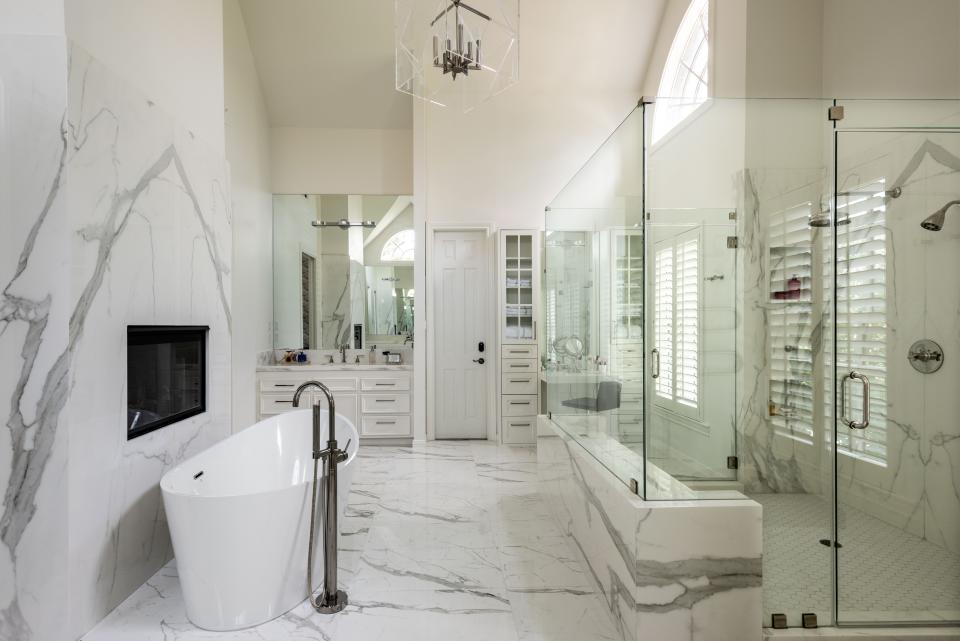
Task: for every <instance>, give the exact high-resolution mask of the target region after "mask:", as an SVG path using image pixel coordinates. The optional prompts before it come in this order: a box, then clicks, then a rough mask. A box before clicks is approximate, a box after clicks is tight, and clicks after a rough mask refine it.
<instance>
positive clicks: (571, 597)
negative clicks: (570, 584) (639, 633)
mask: <svg viewBox="0 0 960 641" xmlns="http://www.w3.org/2000/svg"><path fill="white" fill-rule="evenodd" d="M508 595H509V597H510V605H511V607H512V608H513V615H514V618H515V620H516V623H517V632H518V633H519V636H520V641H586V640H589V641H620V633H619V632H618V631H617V629H616V628H615V627H614V625H613V622H612V621H611V619H610V615H609V614H608V613H607V606H606V604H605V603H604V601H603V598H602V597H601V596H599V595H598V594H596V593H594V592H593V591H592V590H580V589H576V588H566V589H543V590H510V591H509V592H508Z"/></svg>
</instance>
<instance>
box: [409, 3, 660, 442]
mask: <svg viewBox="0 0 960 641" xmlns="http://www.w3.org/2000/svg"><path fill="white" fill-rule="evenodd" d="M663 5H664V3H663V2H660V1H658V2H642V3H640V2H631V1H628V0H600V1H598V2H592V3H589V6H588V5H585V4H582V3H572V2H563V3H557V2H549V1H547V0H528V1H526V2H525V3H524V5H523V15H522V17H521V27H520V29H521V33H520V81H519V83H518V84H517V85H516V86H514V87H511V88H509V89H508V90H506V91H505V92H503V93H502V94H500V95H498V96H495V97H494V98H492V99H491V100H489V101H488V102H486V103H483V104H481V105H480V106H479V107H477V108H476V109H475V110H473V111H472V112H470V113H467V114H464V113H462V112H461V111H459V110H457V109H455V108H453V107H451V108H440V107H436V106H432V105H425V104H424V103H421V102H418V103H417V104H415V105H414V185H415V189H414V214H415V217H416V228H417V232H418V238H417V242H418V246H420V247H425V241H426V235H425V234H426V232H425V229H426V224H427V223H493V224H495V225H497V226H499V227H510V228H529V227H532V228H535V229H542V228H543V224H544V215H543V211H544V207H545V206H546V205H547V204H548V203H550V201H551V200H552V199H553V198H554V196H556V195H557V193H558V192H559V191H560V190H561V189H562V188H563V186H564V184H566V182H567V181H568V180H569V179H570V178H572V177H573V175H574V174H575V173H576V171H577V169H578V168H579V167H580V166H581V165H582V164H583V163H584V162H585V161H586V160H587V158H589V156H590V154H591V153H593V151H595V150H596V149H597V148H598V147H599V146H600V145H601V143H602V142H603V141H604V139H606V137H607V136H608V135H610V133H611V132H612V131H613V130H614V128H615V127H616V126H617V124H618V123H619V122H620V121H621V120H623V118H624V117H626V115H627V114H628V113H629V112H630V110H631V109H632V108H633V107H634V106H635V105H636V104H637V99H638V98H639V96H640V93H641V81H642V76H643V72H644V70H645V69H646V66H647V60H648V59H649V55H650V49H651V47H652V45H653V42H654V39H655V31H656V28H657V26H658V24H659V22H660V12H661V10H662V7H663ZM614 60H615V62H612V61H614ZM427 260H429V257H426V256H425V255H424V253H423V252H421V253H420V254H419V256H418V261H417V266H416V274H415V279H416V283H415V289H416V291H417V302H418V304H417V307H416V322H415V332H416V340H415V351H416V362H417V364H418V368H417V374H416V376H417V384H416V394H415V416H416V417H417V420H416V434H417V435H418V437H420V438H422V437H424V436H425V434H426V431H425V422H424V421H423V420H422V419H421V418H420V417H424V416H425V410H426V402H427V399H426V377H425V369H424V367H423V366H422V365H423V364H425V363H427V362H429V361H428V360H427V358H428V357H427V344H426V343H427V340H426V336H427V334H426V333H425V332H427V331H429V328H427V326H426V323H427V319H428V318H429V317H430V302H429V295H428V296H427V297H424V296H423V295H421V292H424V293H428V290H429V285H428V281H427V277H426V272H425V269H426V261H427ZM494 277H495V275H493V274H491V284H492V282H493V278H494ZM422 301H425V302H426V304H421V302H422ZM495 332H496V328H495V327H491V341H492V340H493V335H494V333H495ZM431 358H432V357H431ZM490 393H491V394H493V393H494V392H493V388H491V391H490Z"/></svg>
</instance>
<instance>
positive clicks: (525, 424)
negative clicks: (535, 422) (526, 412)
mask: <svg viewBox="0 0 960 641" xmlns="http://www.w3.org/2000/svg"><path fill="white" fill-rule="evenodd" d="M510 425H512V426H513V427H530V423H510Z"/></svg>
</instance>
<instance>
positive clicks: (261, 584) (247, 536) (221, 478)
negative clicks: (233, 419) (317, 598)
mask: <svg viewBox="0 0 960 641" xmlns="http://www.w3.org/2000/svg"><path fill="white" fill-rule="evenodd" d="M315 412H316V414H317V416H316V417H315V416H314V413H315ZM328 416H329V415H328V414H327V411H326V410H319V409H315V410H313V411H311V410H309V409H304V410H300V411H292V412H288V413H285V414H280V415H278V416H274V417H271V418H268V419H265V420H263V421H260V422H259V423H257V424H255V425H253V426H252V427H249V428H247V429H245V430H243V431H242V432H239V433H238V434H236V435H234V436H232V437H230V438H228V439H226V440H224V441H222V442H220V443H218V444H216V445H214V446H213V447H211V448H210V449H208V450H206V451H204V452H202V453H200V454H198V455H197V456H195V457H193V458H191V459H190V460H188V461H186V462H184V463H182V464H181V465H178V466H177V467H175V468H174V469H172V470H170V471H169V472H168V473H167V474H166V475H165V476H164V477H163V479H162V480H161V481H160V488H161V490H162V492H163V502H164V507H165V509H166V512H167V520H168V522H169V526H170V536H171V539H172V541H173V549H174V554H175V556H176V558H177V568H178V571H179V573H180V584H181V587H182V589H183V597H184V601H185V602H186V609H187V616H188V617H189V619H190V621H191V622H193V624H194V625H197V626H198V627H201V628H205V629H208V630H236V629H239V628H246V627H250V626H254V625H258V624H260V623H263V622H265V621H269V620H270V619H273V618H275V617H278V616H280V615H281V614H283V613H285V612H287V611H288V610H290V609H291V608H293V607H294V606H296V605H297V604H299V603H300V602H302V601H303V600H304V599H305V598H307V596H308V594H307V551H308V544H307V542H308V540H309V538H310V525H311V523H310V521H311V519H310V510H311V488H312V487H313V481H314V460H315V459H314V458H313V454H314V451H315V449H316V448H315V447H314V445H315V441H316V439H315V438H314V434H315V431H314V426H315V424H316V423H317V422H319V424H320V425H322V426H323V430H324V434H325V435H326V430H327V425H328ZM335 428H336V436H337V439H338V441H339V442H340V443H346V446H345V447H343V451H346V455H345V457H341V458H345V460H342V462H340V464H339V466H338V468H339V479H338V487H337V498H338V500H337V505H338V509H337V510H336V512H335V514H337V515H338V516H342V515H343V510H344V508H345V506H346V505H347V498H348V496H349V493H350V482H351V479H352V476H353V467H354V465H355V464H354V459H355V458H356V455H357V449H358V447H359V443H360V439H359V437H358V435H357V429H356V427H354V425H353V424H352V423H351V422H350V421H349V420H348V419H346V418H344V417H343V416H342V415H336V422H335ZM317 490H318V491H317V494H316V496H317V508H316V512H315V513H316V515H317V517H316V518H317V524H316V529H317V536H316V538H315V540H314V544H313V552H314V554H313V573H312V574H313V585H311V586H310V593H311V594H312V593H313V592H314V591H316V590H317V589H318V588H319V587H320V586H321V584H322V583H323V577H324V554H323V541H324V538H325V537H324V536H323V535H322V532H323V531H324V529H325V528H324V524H325V523H326V521H327V520H328V519H327V518H325V515H324V509H323V506H324V499H323V497H324V496H325V495H326V475H324V476H323V477H322V478H321V482H320V483H319V487H318V488H317ZM334 544H335V542H334ZM334 567H335V566H334Z"/></svg>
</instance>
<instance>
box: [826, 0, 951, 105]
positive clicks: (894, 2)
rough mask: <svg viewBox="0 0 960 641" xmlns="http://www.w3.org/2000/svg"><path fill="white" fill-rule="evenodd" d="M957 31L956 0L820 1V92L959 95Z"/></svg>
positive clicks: (886, 95) (870, 95) (873, 95)
mask: <svg viewBox="0 0 960 641" xmlns="http://www.w3.org/2000/svg"><path fill="white" fill-rule="evenodd" d="M958 34H960V2H958V1H957V0H824V1H823V42H824V50H823V90H824V95H826V96H840V97H863V98H958V97H960V37H958Z"/></svg>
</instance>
